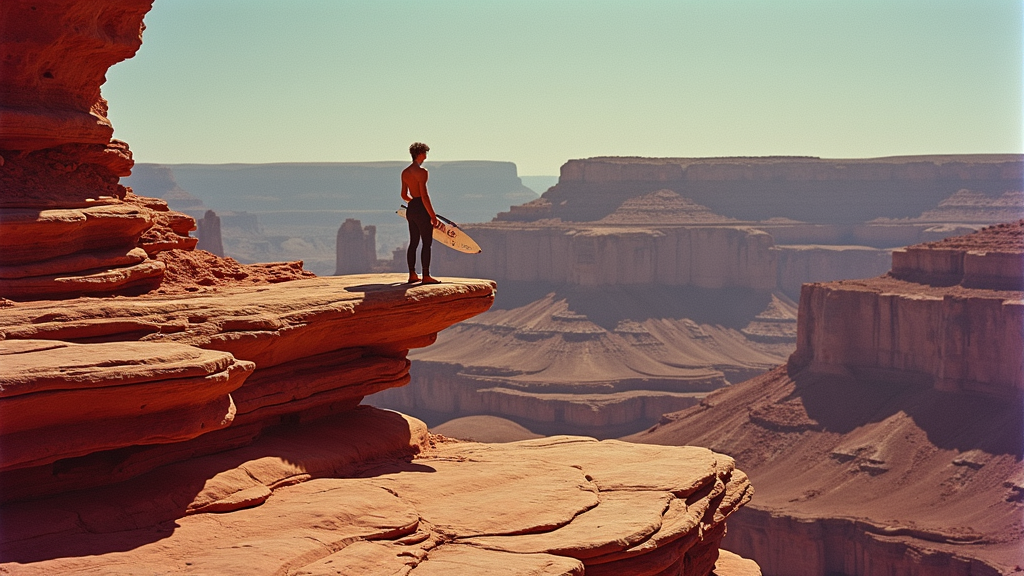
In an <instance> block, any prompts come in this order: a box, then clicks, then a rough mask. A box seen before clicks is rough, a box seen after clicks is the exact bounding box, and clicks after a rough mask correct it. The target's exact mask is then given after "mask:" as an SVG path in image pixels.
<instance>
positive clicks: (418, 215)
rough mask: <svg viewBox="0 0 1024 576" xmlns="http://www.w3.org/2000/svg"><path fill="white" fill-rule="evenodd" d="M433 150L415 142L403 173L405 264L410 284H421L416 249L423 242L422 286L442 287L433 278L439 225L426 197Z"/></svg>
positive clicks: (421, 256)
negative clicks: (406, 227) (428, 162)
mask: <svg viewBox="0 0 1024 576" xmlns="http://www.w3.org/2000/svg"><path fill="white" fill-rule="evenodd" d="M429 151H430V146H427V145H426V144H424V143H422V142H414V143H413V145H412V146H409V154H410V155H412V164H410V165H409V166H408V167H407V168H406V169H405V170H402V200H405V201H406V202H408V203H409V208H408V209H407V210H406V211H405V217H406V219H407V220H408V221H409V251H408V252H407V253H406V260H408V262H409V284H412V283H414V282H419V281H420V277H419V276H417V275H416V247H417V246H419V243H420V241H421V240H422V241H423V250H422V251H421V252H420V262H421V263H422V264H423V279H422V281H423V283H424V284H440V283H441V281H440V280H437V279H435V278H432V277H431V276H430V245H431V243H433V241H434V238H433V233H434V226H436V225H437V214H436V213H435V212H434V207H433V206H432V205H431V204H430V196H429V195H428V194H427V178H428V176H429V174H427V170H426V168H424V167H423V162H424V161H425V160H426V159H427V152H429Z"/></svg>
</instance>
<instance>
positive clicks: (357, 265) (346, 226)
mask: <svg viewBox="0 0 1024 576" xmlns="http://www.w3.org/2000/svg"><path fill="white" fill-rule="evenodd" d="M335 258H336V262H335V269H334V274H335V275H341V274H365V273H367V272H371V271H372V270H373V267H374V265H375V264H376V263H377V227H376V226H366V227H363V223H362V222H360V221H359V220H356V219H355V218H348V219H346V220H345V222H343V223H342V225H341V227H340V228H338V241H337V253H336V256H335Z"/></svg>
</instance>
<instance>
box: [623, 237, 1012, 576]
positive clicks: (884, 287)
mask: <svg viewBox="0 0 1024 576" xmlns="http://www.w3.org/2000/svg"><path fill="white" fill-rule="evenodd" d="M968 255H970V256H971V258H972V259H974V260H976V261H977V262H976V264H975V265H974V268H973V269H974V270H977V271H979V272H978V273H977V274H968V273H967V267H966V265H965V263H966V262H967V260H968V258H967V257H968ZM990 255H991V258H992V260H991V261H989V260H987V259H988V258H990ZM1022 261H1024V220H1020V221H1017V222H1014V223H1007V224H1001V225H997V226H991V227H987V228H984V229H982V230H980V231H978V232H975V233H973V234H969V235H966V236H960V237H954V238H949V239H946V240H942V241H939V242H934V243H930V244H924V245H915V246H911V247H908V248H907V249H906V250H905V251H897V252H896V253H894V254H893V271H892V273H890V274H888V275H886V276H882V277H879V278H872V279H865V280H847V281H840V282H828V283H817V284H808V285H805V286H804V287H803V292H802V294H801V299H800V309H799V319H798V328H797V332H798V337H797V350H796V351H795V352H794V353H793V354H792V356H791V357H790V359H789V361H788V362H787V364H786V365H785V366H780V367H779V368H777V369H775V370H773V371H771V372H769V373H768V374H765V375H762V376H759V377H757V378H754V379H752V380H749V381H747V382H743V383H740V384H737V385H734V386H731V387H729V388H726V389H723V390H721V391H718V392H715V393H712V394H711V395H709V396H708V397H707V398H706V399H705V400H704V401H703V402H702V403H701V404H700V405H699V406H697V407H693V408H690V409H687V410H684V411H682V412H678V413H675V414H667V415H666V416H664V417H663V418H662V420H661V422H660V423H659V424H658V425H656V426H655V427H653V428H651V429H650V430H648V431H646V432H644V433H641V434H636V435H633V436H631V437H629V438H630V439H631V440H633V441H641V442H652V443H658V444H674V443H695V442H699V443H707V444H708V445H710V446H711V447H712V448H713V449H715V450H717V451H722V452H725V453H728V454H730V455H732V456H734V457H735V458H736V459H737V461H738V462H739V463H740V464H741V465H742V466H743V467H744V469H746V470H748V471H749V473H750V474H751V476H752V477H753V478H754V479H755V480H756V481H757V485H758V501H757V503H756V504H755V505H754V506H753V507H752V509H750V510H749V511H748V512H747V513H745V514H743V515H740V516H738V517H737V521H735V522H733V523H731V524H730V529H731V530H730V536H729V539H727V541H726V544H727V546H730V547H732V548H733V549H734V550H736V551H738V552H740V553H742V554H744V555H748V556H750V557H752V558H754V559H755V560H756V561H757V562H758V563H759V564H760V565H761V566H762V568H763V569H764V571H765V573H766V574H768V575H769V576H772V575H780V576H781V575H787V576H789V575H794V574H796V575H803V574H806V575H811V574H826V573H827V574H832V573H835V574H843V575H849V576H876V575H887V574H893V573H901V574H916V575H920V576H930V575H939V574H943V575H945V574H957V575H964V576H966V575H977V574H985V575H989V574H991V575H996V574H1000V575H1001V574H1010V573H1014V571H1016V570H1019V566H1021V565H1024V554H1022V549H1021V547H1020V542H1021V538H1024V532H1022V528H1021V524H1020V511H1021V503H1022V501H1024V466H1022V464H1021V462H1022V461H1024V440H1022V438H1024V410H1022V403H1021V402H1022V397H1024V386H1022V381H1021V374H1024V352H1022V350H1024V314H1022V313H1021V311H1022V308H1024V306H1022V303H1024V291H1022V290H1021V288H1024V287H1022V286H1021V285H1020V282H1021V280H1020V278H1021V276H1020V275H1019V272H1017V271H1018V270H1020V268H1019V266H1020V263H1021V262H1022ZM981 271H984V273H982V272H981ZM997 271H999V272H1003V271H1005V273H998V272H997ZM1011 278H1014V279H1015V282H1016V283H1015V284H1014V283H1010V279H1011ZM1010 288H1013V289H1010ZM794 549H798V550H800V551H801V553H800V554H787V553H785V552H783V550H794Z"/></svg>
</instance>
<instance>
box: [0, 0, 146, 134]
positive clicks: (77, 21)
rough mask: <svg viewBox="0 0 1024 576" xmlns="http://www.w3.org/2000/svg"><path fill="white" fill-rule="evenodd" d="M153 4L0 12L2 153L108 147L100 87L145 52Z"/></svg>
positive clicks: (52, 5) (13, 2)
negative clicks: (144, 22)
mask: <svg viewBox="0 0 1024 576" xmlns="http://www.w3.org/2000/svg"><path fill="white" fill-rule="evenodd" d="M152 5H153V0H128V1H121V0H81V1H77V2H68V1H66V0H60V1H57V0H41V1H37V0H31V1H30V0H9V1H7V2H4V3H3V6H0V22H3V34H2V35H0V77H2V78H3V79H4V81H3V84H2V86H0V102H2V105H0V126H3V129H2V130H0V149H5V150H38V149H40V148H50V147H53V146H57V145H60V144H67V143H89V144H106V143H107V142H108V141H109V140H110V136H111V134H113V128H112V127H111V125H110V121H109V120H107V118H106V114H107V102H106V100H104V99H103V98H102V97H101V96H100V85H101V84H103V82H104V81H105V80H106V78H105V75H106V73H107V69H108V68H110V67H111V66H113V65H114V64H116V63H118V62H120V61H122V60H125V59H127V58H131V57H132V56H134V55H135V52H136V51H137V50H138V49H139V46H141V45H142V30H143V28H144V27H143V25H142V17H143V16H145V14H146V13H147V12H149V9H150V8H151V7H152Z"/></svg>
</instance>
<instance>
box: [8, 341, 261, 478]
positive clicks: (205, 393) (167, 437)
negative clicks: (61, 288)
mask: <svg viewBox="0 0 1024 576" xmlns="http://www.w3.org/2000/svg"><path fill="white" fill-rule="evenodd" d="M0 358H3V365H4V373H3V375H2V376H0V420H2V421H3V425H2V427H0V445H3V450H2V451H0V471H6V470H10V469H13V468H24V467H29V466H40V465H43V464H49V463H51V462H54V461H56V460H60V459H62V458H71V457H75V456H83V455H85V454H90V453H93V452H98V451H101V450H109V449H113V448H121V447H124V446H128V445H142V444H166V443H173V442H181V441H184V440H189V439H191V438H194V437H196V436H199V435H201V434H205V433H207V432H212V431H214V430H217V429H220V428H224V427H226V426H228V425H230V424H231V422H232V420H233V419H234V417H235V405H234V403H233V402H232V400H231V396H230V393H231V392H233V391H234V390H235V389H237V388H238V387H239V386H241V385H242V382H244V381H245V378H246V377H247V376H248V375H249V374H251V373H252V371H253V369H254V368H255V365H254V364H253V363H252V362H246V361H240V360H236V359H235V358H233V357H232V356H231V354H228V353H225V352H217V351H212V350H201V349H199V348H194V347H192V346H185V345H182V344H170V343H151V342H117V343H110V344H68V343H66V342H54V341H49V340H0Z"/></svg>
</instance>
